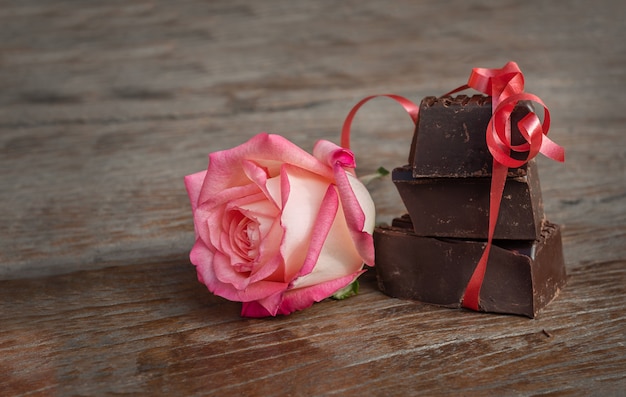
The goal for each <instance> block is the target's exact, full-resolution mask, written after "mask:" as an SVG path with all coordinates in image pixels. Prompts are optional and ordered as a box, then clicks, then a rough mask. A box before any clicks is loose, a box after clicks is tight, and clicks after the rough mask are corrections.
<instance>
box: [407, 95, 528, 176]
mask: <svg viewBox="0 0 626 397" xmlns="http://www.w3.org/2000/svg"><path fill="white" fill-rule="evenodd" d="M530 111H531V108H530V106H529V105H528V104H519V105H517V106H516V108H515V109H514V110H513V112H512V114H511V140H512V142H513V144H520V143H523V142H524V140H523V138H522V136H521V134H520V132H519V129H518V128H517V122H518V121H519V120H521V119H522V118H523V117H524V116H526V115H527V114H528V113H529V112H530ZM491 114H492V109H491V97H489V96H483V95H474V96H472V97H468V96H466V95H459V96H456V97H440V98H437V97H426V98H424V99H423V100H422V102H421V104H420V111H419V118H418V120H417V123H416V126H415V133H414V135H413V142H412V143H411V152H410V154H409V164H410V165H411V166H412V168H413V177H415V178H420V177H429V178H437V177H443V178H464V177H481V176H490V175H491V169H492V164H493V157H492V156H491V153H490V152H489V149H488V148H487V143H486V138H485V136H486V135H485V130H486V129H487V125H488V124H489V120H490V119H491ZM512 157H514V158H519V159H524V158H525V154H524V153H512ZM521 168H525V166H523V167H521ZM510 171H512V173H513V174H515V171H516V170H515V169H512V170H510Z"/></svg>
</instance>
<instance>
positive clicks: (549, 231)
mask: <svg viewBox="0 0 626 397" xmlns="http://www.w3.org/2000/svg"><path fill="white" fill-rule="evenodd" d="M412 229H413V227H412V225H411V220H410V218H409V217H408V216H404V217H402V218H396V219H394V222H393V224H392V226H388V227H377V228H376V229H375V231H374V245H375V248H376V274H377V280H378V286H379V288H380V290H381V291H382V292H384V293H385V294H387V295H389V296H392V297H396V298H400V299H407V300H416V301H420V302H424V303H430V304H435V305H439V306H444V307H449V308H460V307H462V299H463V294H464V291H465V288H466V286H467V284H468V282H469V279H470V277H471V275H472V273H473V271H474V269H475V267H476V265H477V263H478V260H479V258H480V257H481V255H482V252H483V250H484V249H485V246H486V242H485V241H477V240H465V239H458V238H457V239H452V238H445V239H444V238H433V237H423V236H417V235H416V234H415V233H414V232H413V230H412ZM565 283H566V273H565V263H564V259H563V249H562V243H561V230H560V227H559V226H558V225H556V224H552V223H549V222H546V223H544V226H543V228H542V231H541V235H540V236H539V238H538V239H537V240H535V241H513V240H500V241H494V244H493V246H492V248H491V252H490V255H489V259H488V262H487V270H486V273H485V277H484V280H483V284H482V287H481V290H480V311H484V312H491V313H505V314H516V315H522V316H527V317H530V318H534V317H535V316H537V313H538V312H539V311H540V310H541V309H542V308H544V307H545V306H546V305H547V304H548V303H549V302H550V301H552V300H553V299H554V298H555V297H556V296H557V295H558V293H559V291H560V290H561V289H562V288H563V287H564V286H565Z"/></svg>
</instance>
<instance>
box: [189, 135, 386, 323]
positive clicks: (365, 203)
mask: <svg viewBox="0 0 626 397" xmlns="http://www.w3.org/2000/svg"><path fill="white" fill-rule="evenodd" d="M354 168H355V161H354V155H353V154H352V152H351V151H349V150H348V149H343V148H341V147H339V146H337V145H335V144H334V143H331V142H329V141H324V140H321V141H318V142H317V144H316V145H315V147H314V150H313V155H311V154H309V153H307V152H305V151H304V150H302V149H300V148H299V147H297V146H296V145H294V144H293V143H291V142H289V141H288V140H287V139H285V138H283V137H281V136H278V135H268V134H259V135H257V136H255V137H253V138H252V139H250V140H249V141H248V142H246V143H244V144H242V145H240V146H237V147H235V148H233V149H229V150H224V151H219V152H214V153H211V154H210V155H209V166H208V169H207V170H206V171H202V172H198V173H195V174H192V175H188V176H186V177H185V185H186V188H187V192H188V194H189V198H190V201H191V207H192V212H193V217H194V226H195V234H196V242H195V244H194V246H193V248H192V250H191V253H190V259H191V262H192V263H193V264H194V265H195V266H196V270H197V273H198V279H199V280H200V282H202V283H204V284H206V286H207V287H208V288H209V290H210V291H211V292H213V293H214V294H216V295H219V296H222V297H224V298H226V299H229V300H233V301H240V302H243V305H242V312H241V314H242V316H247V317H263V316H274V315H277V314H289V313H291V312H293V311H296V310H301V309H304V308H307V307H309V306H311V305H312V304H313V303H314V302H318V301H321V300H323V299H325V298H328V297H329V296H331V295H333V294H334V293H335V292H336V291H338V290H340V289H341V288H344V287H346V286H347V285H349V284H350V283H352V282H353V281H354V280H355V279H356V278H357V277H358V276H359V275H360V274H361V273H362V272H363V271H364V270H363V264H364V263H366V264H368V265H371V266H373V265H374V244H373V239H372V231H373V229H374V215H375V214H374V203H373V202H372V199H371V197H370V195H369V193H368V191H367V189H366V188H365V186H363V184H362V183H361V182H359V180H358V179H357V178H356V177H355V175H354Z"/></svg>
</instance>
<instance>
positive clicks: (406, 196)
mask: <svg viewBox="0 0 626 397" xmlns="http://www.w3.org/2000/svg"><path fill="white" fill-rule="evenodd" d="M392 179H393V182H394V184H395V186H396V188H397V189H398V192H399V193H400V196H401V198H402V201H403V202H404V205H405V206H406V209H407V211H408V212H409V214H410V215H411V218H412V219H413V220H414V224H413V230H414V232H415V234H417V235H419V236H432V237H453V238H471V239H487V237H488V232H489V193H490V187H491V178H490V177H483V178H478V177H476V178H414V177H413V175H412V172H411V166H410V165H407V166H404V167H400V168H396V169H394V170H393V172H392ZM543 221H544V211H543V201H542V197H541V186H540V184H539V174H538V172H537V165H536V163H535V160H531V161H530V162H529V163H528V165H527V167H526V169H525V170H520V175H519V176H513V175H512V174H509V177H508V178H507V181H506V184H505V186H504V194H503V195H502V201H501V204H500V212H499V215H498V220H497V223H496V229H495V234H494V238H495V239H510V240H536V239H538V238H539V236H540V234H541V227H542V223H543Z"/></svg>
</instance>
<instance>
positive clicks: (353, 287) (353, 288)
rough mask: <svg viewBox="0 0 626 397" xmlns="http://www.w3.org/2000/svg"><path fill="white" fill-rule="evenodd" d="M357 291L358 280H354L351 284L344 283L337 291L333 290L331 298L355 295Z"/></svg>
mask: <svg viewBox="0 0 626 397" xmlns="http://www.w3.org/2000/svg"><path fill="white" fill-rule="evenodd" d="M358 293H359V282H358V280H354V281H353V282H352V283H351V284H348V285H346V286H345V287H343V288H342V289H340V290H339V291H337V292H335V293H334V294H333V296H331V298H333V299H337V300H342V299H346V298H349V297H351V296H355V295H356V294H358Z"/></svg>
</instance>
